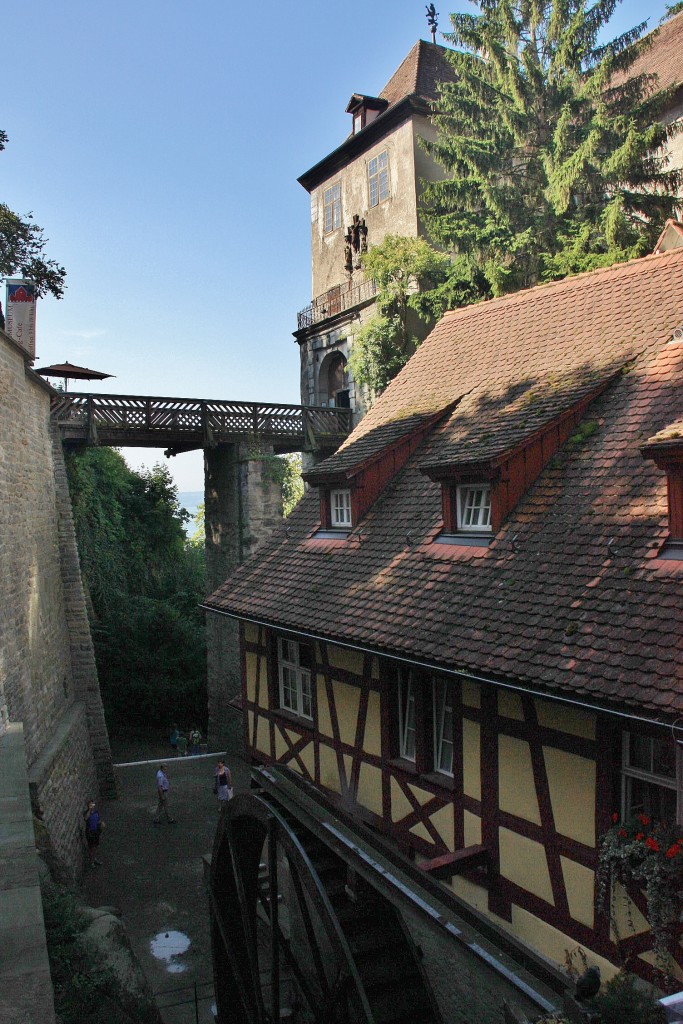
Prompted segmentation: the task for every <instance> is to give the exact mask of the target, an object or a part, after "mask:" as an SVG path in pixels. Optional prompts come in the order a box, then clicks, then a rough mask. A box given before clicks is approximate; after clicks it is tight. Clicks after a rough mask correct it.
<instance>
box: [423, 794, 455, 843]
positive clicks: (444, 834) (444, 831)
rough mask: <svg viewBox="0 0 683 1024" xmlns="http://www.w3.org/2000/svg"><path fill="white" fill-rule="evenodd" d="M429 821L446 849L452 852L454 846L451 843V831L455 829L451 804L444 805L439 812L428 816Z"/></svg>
mask: <svg viewBox="0 0 683 1024" xmlns="http://www.w3.org/2000/svg"><path fill="white" fill-rule="evenodd" d="M429 820H430V822H431V824H432V825H433V826H434V828H435V829H436V831H437V832H438V833H439V835H440V836H441V838H442V839H443V841H444V843H445V844H446V846H447V847H448V849H449V850H452V849H453V848H454V846H455V844H454V842H453V829H454V827H455V817H454V812H453V804H452V803H447V804H444V806H443V807H442V808H441V809H440V810H438V811H436V813H434V814H430V816H429Z"/></svg>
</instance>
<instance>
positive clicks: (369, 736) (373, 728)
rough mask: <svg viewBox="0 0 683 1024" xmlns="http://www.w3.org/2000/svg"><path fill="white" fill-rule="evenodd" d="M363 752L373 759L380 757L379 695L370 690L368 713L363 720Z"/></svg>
mask: <svg viewBox="0 0 683 1024" xmlns="http://www.w3.org/2000/svg"><path fill="white" fill-rule="evenodd" d="M363 750H365V751H366V753H368V754H374V756H375V757H381V756H382V719H381V712H380V700H379V694H378V693H376V692H375V691H374V690H371V691H370V693H369V694H368V713H367V716H366V719H365V736H364V737H363Z"/></svg>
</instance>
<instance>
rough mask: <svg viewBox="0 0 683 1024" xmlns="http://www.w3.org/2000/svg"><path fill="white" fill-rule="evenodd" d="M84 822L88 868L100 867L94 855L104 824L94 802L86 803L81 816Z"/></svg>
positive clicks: (100, 862) (99, 861)
mask: <svg viewBox="0 0 683 1024" xmlns="http://www.w3.org/2000/svg"><path fill="white" fill-rule="evenodd" d="M83 820H84V822H85V842H86V844H87V847H88V867H91V868H94V867H100V866H101V864H102V861H101V860H97V857H96V856H95V854H96V853H97V848H98V847H99V845H100V836H101V834H102V829H103V828H104V822H103V821H102V818H101V817H100V812H99V811H98V810H97V807H96V805H95V801H94V800H90V801H88V806H87V808H86V810H85V812H84V814H83Z"/></svg>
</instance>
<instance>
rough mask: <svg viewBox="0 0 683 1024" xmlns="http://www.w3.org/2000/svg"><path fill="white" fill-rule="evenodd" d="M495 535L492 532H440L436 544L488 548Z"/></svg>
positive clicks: (435, 539) (435, 540)
mask: <svg viewBox="0 0 683 1024" xmlns="http://www.w3.org/2000/svg"><path fill="white" fill-rule="evenodd" d="M492 540H493V535H492V534H490V533H474V532H473V533H440V534H439V536H438V537H435V538H434V541H433V543H434V544H451V545H453V546H455V547H463V548H487V547H488V546H489V544H490V543H491V541H492Z"/></svg>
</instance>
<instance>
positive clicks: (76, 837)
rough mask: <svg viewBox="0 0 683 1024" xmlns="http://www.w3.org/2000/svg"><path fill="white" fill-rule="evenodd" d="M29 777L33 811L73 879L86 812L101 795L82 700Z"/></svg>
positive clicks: (64, 876) (63, 872) (79, 864)
mask: <svg viewBox="0 0 683 1024" xmlns="http://www.w3.org/2000/svg"><path fill="white" fill-rule="evenodd" d="M28 779H29V787H30V793H31V804H32V805H33V812H34V814H35V815H36V817H38V818H39V819H40V820H41V821H42V822H43V824H44V825H45V828H46V829H47V832H48V835H49V837H50V846H51V848H52V852H53V854H54V856H55V857H56V858H57V862H58V863H57V865H56V866H57V867H58V868H59V872H58V873H59V875H60V876H61V878H60V880H62V881H66V882H69V881H73V880H75V879H76V878H77V877H78V876H79V875H80V873H81V871H82V868H83V862H84V841H83V811H84V810H85V808H86V806H87V803H88V800H91V799H94V797H95V794H96V793H97V772H96V768H95V764H94V762H93V757H92V751H91V747H90V740H89V736H88V722H87V711H86V706H85V704H84V703H82V702H79V703H77V704H72V706H71V707H70V708H69V710H68V711H67V712H66V714H64V716H63V717H62V719H61V720H60V721H59V722H58V723H57V725H56V727H55V729H54V732H53V735H52V738H51V740H50V742H49V744H48V745H47V747H46V748H45V749H44V750H43V751H42V752H41V754H40V757H38V759H37V760H36V761H34V762H33V764H32V765H31V767H30V769H29V773H28ZM66 808H68V809H69V811H68V813H65V809H66Z"/></svg>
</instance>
